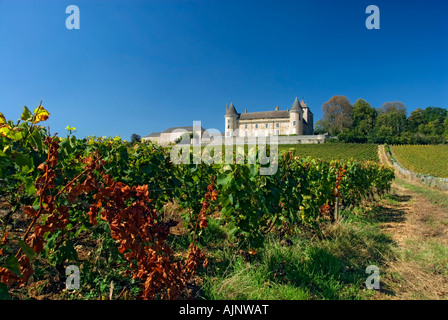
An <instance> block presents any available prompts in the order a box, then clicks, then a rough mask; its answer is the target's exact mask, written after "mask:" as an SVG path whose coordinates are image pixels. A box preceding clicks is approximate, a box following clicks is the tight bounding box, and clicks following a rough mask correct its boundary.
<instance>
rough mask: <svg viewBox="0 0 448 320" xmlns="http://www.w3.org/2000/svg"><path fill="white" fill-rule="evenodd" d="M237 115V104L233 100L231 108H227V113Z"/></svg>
mask: <svg viewBox="0 0 448 320" xmlns="http://www.w3.org/2000/svg"><path fill="white" fill-rule="evenodd" d="M233 114H234V115H237V114H238V112H236V109H235V106H234V105H233V102H231V103H230V106H229V108H228V109H227V112H226V115H233Z"/></svg>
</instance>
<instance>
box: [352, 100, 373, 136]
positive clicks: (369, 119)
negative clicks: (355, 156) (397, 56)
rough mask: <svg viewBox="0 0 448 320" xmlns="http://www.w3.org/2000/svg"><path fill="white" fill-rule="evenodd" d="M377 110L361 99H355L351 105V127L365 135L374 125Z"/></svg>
mask: <svg viewBox="0 0 448 320" xmlns="http://www.w3.org/2000/svg"><path fill="white" fill-rule="evenodd" d="M377 116H378V112H377V111H376V109H375V108H373V107H372V106H371V105H370V103H368V102H367V101H365V100H363V99H358V100H356V102H355V104H354V105H353V128H354V130H355V131H357V132H358V133H359V134H362V135H365V136H366V135H367V134H368V133H369V132H370V131H371V130H372V129H373V127H374V126H375V120H376V117H377Z"/></svg>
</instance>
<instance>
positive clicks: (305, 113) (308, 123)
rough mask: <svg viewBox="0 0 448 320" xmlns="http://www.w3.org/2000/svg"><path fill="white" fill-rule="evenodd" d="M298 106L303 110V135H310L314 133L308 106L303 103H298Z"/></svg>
mask: <svg viewBox="0 0 448 320" xmlns="http://www.w3.org/2000/svg"><path fill="white" fill-rule="evenodd" d="M300 106H301V107H302V109H303V119H304V120H305V121H306V128H304V134H309V135H312V134H313V133H314V129H313V125H314V124H313V121H314V120H313V113H312V112H311V110H310V108H308V105H307V104H306V103H305V101H303V100H302V101H300Z"/></svg>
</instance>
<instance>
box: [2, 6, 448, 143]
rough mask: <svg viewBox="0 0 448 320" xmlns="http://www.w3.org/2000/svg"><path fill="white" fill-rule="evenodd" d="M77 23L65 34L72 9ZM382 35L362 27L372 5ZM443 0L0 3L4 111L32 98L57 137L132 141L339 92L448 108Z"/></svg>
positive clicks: (317, 103) (411, 106) (217, 124)
mask: <svg viewBox="0 0 448 320" xmlns="http://www.w3.org/2000/svg"><path fill="white" fill-rule="evenodd" d="M71 4H74V5H77V6H78V7H79V9H80V29H79V30H68V29H66V27H65V20H66V18H67V17H68V14H66V13H65V8H66V7H67V6H68V5H71ZM371 4H374V5H377V6H378V7H379V9H380V17H381V20H380V23H381V25H380V26H381V29H380V30H368V29H367V28H366V27H365V20H366V18H367V16H368V14H366V13H365V10H366V7H367V6H368V5H371ZM447 12H448V3H447V2H446V1H440V0H426V1H424V0H421V1H414V0H408V1H393V0H387V1H385V0H368V1H365V0H338V1H334V0H328V1H327V0H313V1H263V0H257V1H244V0H239V1H233V0H220V1H217V0H216V1H214V0H208V1H205V0H204V1H186V0H185V1H169V0H160V1H137V0H134V1H131V0H128V1H124V0H121V1H118V0H107V1H106V0H103V1H91V0H89V1H85V0H71V1H63V0H52V1H49V0H40V1H25V0H21V1H12V0H0V99H1V106H0V112H2V113H3V114H5V116H6V118H7V119H13V120H16V119H17V118H18V117H19V115H20V113H21V110H22V106H23V105H26V106H28V107H30V108H34V107H36V106H37V104H38V103H39V101H40V100H43V105H44V106H45V107H46V108H47V109H48V110H49V111H50V113H51V116H50V120H49V121H48V122H47V125H49V126H50V128H51V132H52V133H55V132H58V133H59V135H62V136H64V135H65V132H66V131H65V130H64V128H65V127H66V126H67V125H70V126H74V127H76V128H77V129H78V130H77V133H76V135H77V136H78V137H84V136H88V135H96V136H115V135H120V136H121V137H123V138H124V139H129V137H130V135H131V134H132V133H137V134H139V135H141V136H145V135H148V134H149V133H150V132H153V131H155V132H157V131H162V130H164V129H166V128H167V127H171V126H187V125H192V124H193V121H195V120H200V121H202V125H203V126H204V127H205V128H216V129H218V130H220V131H224V113H225V105H226V103H230V102H233V103H234V104H235V106H236V108H237V110H238V111H239V112H244V109H247V110H248V112H252V111H264V110H273V108H274V107H275V106H279V107H280V109H286V108H290V107H291V105H292V103H293V101H294V98H295V97H296V96H297V97H299V98H302V97H303V98H304V99H305V101H306V102H307V104H308V106H309V107H310V108H311V110H312V111H313V113H314V115H315V116H314V118H315V120H318V119H320V118H321V115H322V112H321V106H322V104H323V103H324V102H326V101H328V100H329V99H330V98H331V97H332V96H334V95H345V96H347V97H348V98H349V100H350V101H351V102H352V103H354V102H355V101H356V99H358V98H363V99H365V100H367V101H369V102H370V103H371V104H372V105H373V106H374V107H380V106H381V105H382V104H383V103H384V102H386V101H402V102H403V103H404V104H405V105H406V106H407V109H408V113H409V112H410V111H412V110H415V109H416V108H418V107H423V108H424V107H427V106H434V107H444V108H446V107H447V106H448V90H447V89H448V41H447V35H448V18H447V17H448V16H447Z"/></svg>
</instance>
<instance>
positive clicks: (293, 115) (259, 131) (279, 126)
mask: <svg viewBox="0 0 448 320" xmlns="http://www.w3.org/2000/svg"><path fill="white" fill-rule="evenodd" d="M224 117H225V137H231V136H234V137H235V136H236V137H257V136H269V135H297V136H303V135H313V133H314V131H313V113H312V112H311V110H310V109H309V108H308V106H307V104H306V103H305V102H304V101H303V100H302V101H301V102H299V100H298V99H297V98H296V99H295V101H294V103H293V105H292V107H291V110H288V109H286V110H279V108H278V107H275V109H274V110H273V111H263V112H251V113H247V110H246V111H245V112H244V113H238V112H237V111H236V109H235V106H234V105H233V103H231V104H230V106H229V105H226V114H225V116H224Z"/></svg>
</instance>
